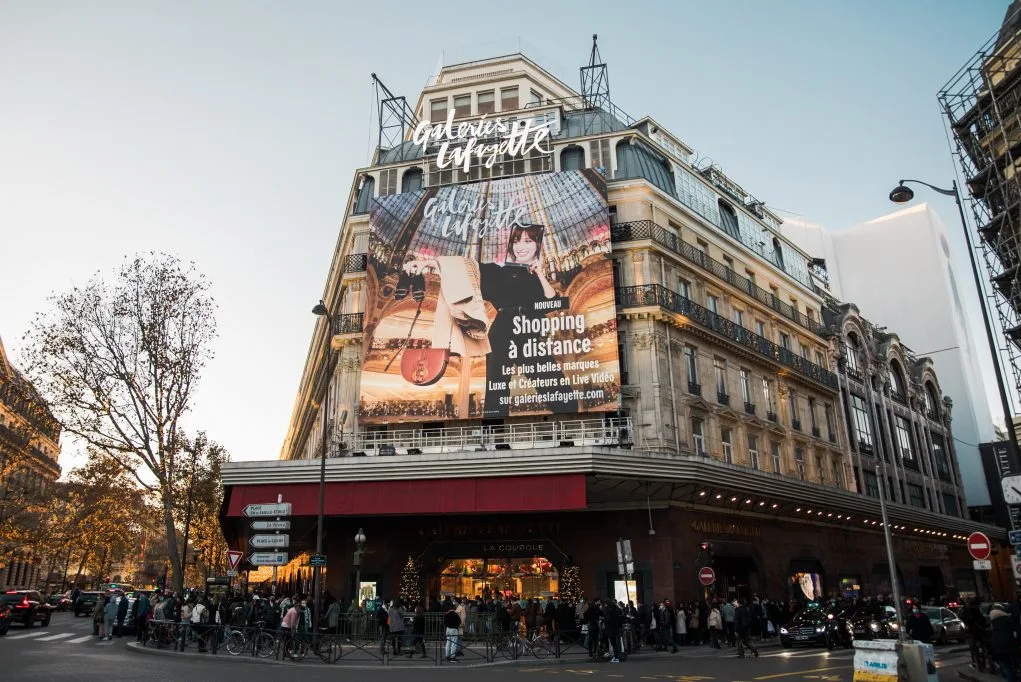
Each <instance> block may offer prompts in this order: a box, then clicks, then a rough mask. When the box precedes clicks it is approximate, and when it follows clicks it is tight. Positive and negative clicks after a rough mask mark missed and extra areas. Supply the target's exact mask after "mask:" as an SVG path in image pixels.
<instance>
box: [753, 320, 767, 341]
mask: <svg viewBox="0 0 1021 682" xmlns="http://www.w3.org/2000/svg"><path fill="white" fill-rule="evenodd" d="M755 333H756V334H758V335H759V336H761V337H762V338H764V339H768V338H769V337H768V336H766V323H765V322H763V321H762V320H755Z"/></svg>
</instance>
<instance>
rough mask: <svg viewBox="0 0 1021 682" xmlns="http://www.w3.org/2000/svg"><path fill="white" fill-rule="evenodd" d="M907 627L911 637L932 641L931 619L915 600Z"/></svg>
mask: <svg viewBox="0 0 1021 682" xmlns="http://www.w3.org/2000/svg"><path fill="white" fill-rule="evenodd" d="M1011 620H1013V618H1011ZM907 628H908V634H909V635H910V636H911V639H914V640H917V641H919V642H922V643H923V644H931V643H932V634H933V631H932V621H931V620H929V616H927V615H926V614H925V611H923V610H922V605H921V604H919V603H918V602H917V601H916V602H915V603H914V605H913V606H912V607H911V615H909V616H908V622H907ZM1015 629H1016V628H1015Z"/></svg>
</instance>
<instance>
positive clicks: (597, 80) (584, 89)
mask: <svg viewBox="0 0 1021 682" xmlns="http://www.w3.org/2000/svg"><path fill="white" fill-rule="evenodd" d="M598 38H599V36H597V35H596V34H595V33H593V34H592V53H591V54H590V55H589V60H588V66H583V67H581V96H582V98H583V99H584V101H585V107H586V108H598V109H605V108H606V104H607V103H608V102H609V101H610V76H609V72H608V71H607V69H606V64H605V63H604V62H603V58H602V56H601V55H600V54H599V45H598V44H597V42H596V40H597V39H598Z"/></svg>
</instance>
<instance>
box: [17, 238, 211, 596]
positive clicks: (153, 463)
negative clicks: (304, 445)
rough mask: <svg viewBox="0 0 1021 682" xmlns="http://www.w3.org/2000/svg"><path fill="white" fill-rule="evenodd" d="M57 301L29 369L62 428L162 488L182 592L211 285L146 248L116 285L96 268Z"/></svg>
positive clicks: (38, 324) (39, 322)
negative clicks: (184, 465) (191, 444)
mask: <svg viewBox="0 0 1021 682" xmlns="http://www.w3.org/2000/svg"><path fill="white" fill-rule="evenodd" d="M50 304H51V306H52V309H51V310H49V311H48V312H45V313H41V314H40V315H38V316H37V317H36V319H35V320H34V321H33V323H32V325H31V327H30V329H29V331H28V332H27V333H26V335H25V342H26V343H25V348H26V350H25V360H26V361H27V373H28V374H29V376H30V377H31V378H32V379H33V381H34V382H35V385H36V387H37V388H38V390H39V391H40V392H41V393H42V394H43V396H45V397H46V399H47V400H48V402H49V405H50V408H51V409H52V410H53V411H54V413H55V414H56V415H57V417H58V419H59V420H60V422H61V423H62V424H63V426H64V430H65V431H67V432H70V433H72V434H73V435H74V436H76V437H77V438H79V439H81V440H82V441H84V442H85V443H87V444H88V445H90V446H92V447H94V448H95V449H96V450H98V451H100V452H103V453H105V455H107V456H109V457H110V458H111V460H113V461H114V462H116V464H117V466H118V467H119V468H120V469H122V470H123V471H125V472H127V473H128V474H129V475H130V476H132V477H133V478H134V479H135V481H136V482H137V484H138V485H139V486H141V487H142V488H143V489H145V490H147V491H150V492H151V493H153V494H154V495H156V496H157V498H158V499H159V506H160V508H161V511H162V516H163V519H162V520H163V527H164V528H165V529H166V534H167V544H168V548H167V549H168V552H169V555H170V557H169V558H170V563H171V566H172V568H173V573H174V580H175V585H174V586H175V588H176V589H177V590H180V589H182V587H183V576H182V572H181V568H182V567H181V553H180V549H179V547H178V543H177V536H176V533H175V528H176V526H177V523H178V519H176V518H175V509H176V506H175V497H176V495H177V494H178V493H179V489H178V486H177V481H178V468H179V466H180V460H181V456H182V443H181V419H182V417H183V416H184V415H185V414H186V413H187V412H188V411H189V408H190V403H191V399H192V394H193V391H194V390H195V386H196V384H197V383H198V381H199V376H200V373H201V371H202V369H203V367H204V366H205V364H206V362H207V361H208V360H209V359H210V358H211V357H212V351H211V350H210V343H211V341H212V340H213V339H214V338H215V336H216V321H215V318H214V309H215V306H214V303H213V300H212V298H211V297H210V295H209V284H208V282H207V281H206V280H205V278H204V277H203V276H202V275H200V274H198V273H197V272H196V270H195V266H194V264H189V265H185V264H183V263H182V262H181V261H180V260H179V259H177V258H176V257H173V256H168V255H165V254H149V255H147V256H136V257H134V258H133V259H129V260H127V261H126V262H125V263H124V264H123V265H122V266H121V267H120V268H119V269H118V270H117V272H116V277H115V278H114V280H113V282H112V283H107V282H105V281H104V280H103V279H102V278H101V277H100V275H99V274H97V275H96V276H94V277H93V279H92V280H90V282H89V283H88V284H87V285H85V286H84V287H82V288H78V287H76V288H74V289H72V290H71V291H70V292H68V293H65V294H60V295H55V296H52V297H51V298H50Z"/></svg>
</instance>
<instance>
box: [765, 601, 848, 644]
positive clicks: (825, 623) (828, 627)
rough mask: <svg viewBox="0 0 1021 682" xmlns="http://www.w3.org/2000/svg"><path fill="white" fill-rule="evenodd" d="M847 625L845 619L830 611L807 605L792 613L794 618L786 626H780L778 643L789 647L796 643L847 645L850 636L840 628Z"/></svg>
mask: <svg viewBox="0 0 1021 682" xmlns="http://www.w3.org/2000/svg"><path fill="white" fill-rule="evenodd" d="M841 627H844V628H846V627H847V623H846V621H845V620H844V619H843V618H842V617H840V616H837V615H834V614H832V613H826V612H825V611H823V610H822V609H821V608H819V607H809V608H807V609H802V610H800V611H798V612H797V613H796V614H794V618H792V619H791V622H790V623H788V624H787V625H786V626H784V627H782V628H780V645H781V646H783V647H784V648H790V647H792V646H794V645H796V644H804V645H807V646H825V647H829V648H831V649H832V648H833V647H835V646H838V645H842V646H849V645H850V642H851V637H850V636H849V633H848V632H841V630H840V628H841Z"/></svg>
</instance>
